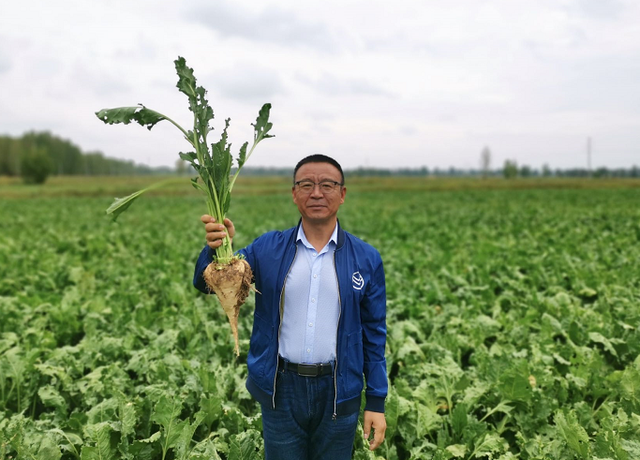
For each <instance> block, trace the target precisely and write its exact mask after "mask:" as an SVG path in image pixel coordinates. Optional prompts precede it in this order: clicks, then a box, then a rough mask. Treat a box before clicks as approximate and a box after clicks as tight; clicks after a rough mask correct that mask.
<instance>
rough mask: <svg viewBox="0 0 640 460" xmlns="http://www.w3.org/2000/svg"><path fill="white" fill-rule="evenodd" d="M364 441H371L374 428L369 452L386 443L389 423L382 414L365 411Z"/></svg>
mask: <svg viewBox="0 0 640 460" xmlns="http://www.w3.org/2000/svg"><path fill="white" fill-rule="evenodd" d="M362 428H363V431H364V439H365V441H366V440H369V435H370V434H371V428H373V439H371V440H369V450H374V449H376V448H377V447H378V446H379V445H380V444H382V441H384V432H385V431H386V430H387V421H386V420H385V418H384V414H383V413H382V412H372V411H369V410H366V411H364V425H363V427H362Z"/></svg>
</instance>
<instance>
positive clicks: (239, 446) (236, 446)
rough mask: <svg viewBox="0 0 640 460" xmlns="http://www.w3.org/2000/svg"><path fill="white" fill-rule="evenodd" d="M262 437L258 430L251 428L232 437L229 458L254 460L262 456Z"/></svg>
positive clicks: (233, 459) (230, 459) (231, 459)
mask: <svg viewBox="0 0 640 460" xmlns="http://www.w3.org/2000/svg"><path fill="white" fill-rule="evenodd" d="M261 446H262V437H261V435H260V433H259V432H258V431H256V430H253V429H249V430H247V431H245V432H244V433H240V434H236V435H234V436H232V437H231V445H230V448H229V460H254V459H256V458H261V456H260V454H261V452H262V448H261Z"/></svg>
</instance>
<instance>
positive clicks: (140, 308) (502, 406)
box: [0, 181, 640, 460]
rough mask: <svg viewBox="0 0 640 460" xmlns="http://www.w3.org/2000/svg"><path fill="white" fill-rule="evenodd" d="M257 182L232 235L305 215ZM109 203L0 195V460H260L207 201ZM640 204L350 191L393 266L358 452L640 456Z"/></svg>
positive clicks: (559, 195) (594, 197)
mask: <svg viewBox="0 0 640 460" xmlns="http://www.w3.org/2000/svg"><path fill="white" fill-rule="evenodd" d="M250 185H251V184H247V186H246V188H243V191H244V193H242V194H238V195H237V196H236V197H234V208H233V210H232V212H233V213H234V214H233V215H231V216H230V217H231V218H232V219H233V221H234V223H235V225H236V228H237V229H238V233H237V235H236V237H235V239H234V242H235V244H236V245H238V246H239V247H240V246H243V245H246V244H248V243H249V242H251V241H252V240H253V238H255V237H256V236H258V235H260V234H262V233H263V232H265V231H268V230H272V229H282V228H287V227H289V226H292V225H295V223H296V222H297V219H298V213H297V210H296V208H295V206H294V205H293V204H292V203H291V201H290V200H291V197H290V194H289V190H290V189H289V187H290V185H289V182H288V181H286V182H282V183H281V184H279V185H278V186H276V187H275V189H271V190H270V192H271V193H270V194H269V195H267V196H265V195H264V194H263V193H262V190H263V188H261V187H260V186H257V185H256V186H255V187H254V188H252V187H251V186H250ZM278 187H281V190H282V193H278V192H277V188H278ZM252 190H253V193H252ZM108 201H109V200H107V199H104V198H59V197H58V198H56V199H47V200H32V201H30V200H17V199H5V200H1V201H0V214H1V215H2V216H7V218H5V219H1V220H0V266H1V267H3V269H4V272H3V276H2V277H0V459H3V460H4V459H8V458H28V459H31V458H35V459H60V460H70V459H82V458H90V459H94V458H103V459H104V458H113V459H126V460H134V459H135V460H145V459H147V460H161V459H162V458H163V456H164V458H165V460H169V459H180V460H187V459H189V460H192V459H201V460H205V459H207V460H209V459H220V460H229V459H231V458H238V459H243V458H262V456H263V446H262V440H261V437H260V432H261V420H260V410H259V407H258V405H257V404H256V403H255V402H254V401H253V400H252V399H251V397H250V395H249V394H248V393H247V391H246V389H245V387H244V380H245V378H246V366H244V365H243V364H242V363H244V361H245V360H246V350H248V337H249V336H250V333H251V329H252V316H253V315H252V307H253V302H254V298H253V294H252V296H251V297H250V298H249V300H248V302H247V304H246V305H245V306H244V307H243V308H242V310H241V313H240V320H239V328H240V336H241V337H245V339H244V340H245V341H244V344H243V346H241V350H245V352H244V354H241V356H240V358H239V359H238V360H236V359H235V357H234V354H233V344H232V342H231V341H230V340H229V330H228V327H226V316H225V315H224V312H223V311H222V310H221V309H219V308H217V307H215V305H214V303H213V299H211V298H210V297H208V296H205V295H202V294H200V293H198V292H197V291H196V290H194V289H193V287H192V286H191V278H192V276H193V264H194V261H195V258H196V257H197V254H198V252H199V250H200V249H201V244H202V229H201V227H200V226H199V223H198V222H199V216H200V214H201V212H200V207H201V200H200V198H199V197H198V196H187V197H184V196H178V197H166V196H165V197H162V196H150V197H149V198H148V202H147V206H145V207H144V208H141V209H140V210H139V212H137V213H128V214H125V215H122V216H121V217H120V221H121V222H122V223H123V224H125V225H122V226H113V225H111V224H110V222H108V221H106V220H104V219H101V218H100V217H99V215H98V213H97V212H96V211H95V210H96V209H100V208H102V207H103V206H106V205H108ZM638 201H640V191H638V190H584V191H580V190H534V191H526V190H525V191H517V190H510V191H457V192H447V191H440V192H437V193H431V192H416V191H391V190H378V189H374V188H370V189H368V190H366V189H364V190H361V191H358V192H357V193H355V192H354V189H353V188H351V189H350V195H349V197H348V199H347V200H346V202H345V204H344V207H343V208H342V209H341V211H340V213H341V224H342V225H343V226H344V227H345V228H346V229H347V230H349V231H351V232H353V233H354V234H356V235H358V236H361V237H362V238H364V239H365V240H366V241H368V242H370V243H372V244H374V245H375V246H376V247H378V248H379V249H380V251H381V254H382V257H383V260H384V263H385V269H386V274H387V297H388V315H387V324H388V341H387V343H388V350H387V359H388V370H389V380H390V384H391V386H390V393H389V397H388V398H387V403H386V408H387V413H386V417H387V424H388V429H387V437H386V440H385V442H384V443H383V445H382V446H381V447H380V448H379V449H378V450H376V451H375V452H373V453H372V452H370V451H369V450H368V449H367V446H366V445H365V443H364V441H363V440H362V438H361V437H362V430H361V428H360V431H359V434H358V436H359V437H357V438H356V442H355V445H354V449H355V450H354V452H355V453H354V458H355V459H368V460H379V459H382V458H383V459H387V460H407V459H413V458H416V459H422V458H424V459H464V460H475V459H482V460H486V459H494V460H497V459H501V460H513V459H522V460H543V459H544V460H547V459H549V460H565V459H569V460H570V459H580V458H594V459H596V458H598V459H616V460H632V459H635V458H640V441H639V440H640V383H639V382H640V358H638V356H639V355H640V335H639V334H638V324H640V307H639V305H640V302H639V301H640V285H639V284H638V279H640V276H639V275H640V272H639V269H638V265H637V260H638V258H639V257H640V245H638V242H640V230H639V229H640V227H638V222H639V221H640V210H639V209H638V207H637V206H636V205H635V203H637V202H638ZM258 211H259V212H258ZM158 215H162V216H163V217H162V223H161V224H162V225H161V226H160V227H161V228H159V227H158V217H157V216H158ZM33 222H46V225H33ZM34 242H45V243H43V244H36V245H35V246H34ZM105 255H108V257H107V256H105ZM239 364H240V365H239Z"/></svg>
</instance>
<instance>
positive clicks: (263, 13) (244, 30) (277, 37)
mask: <svg viewBox="0 0 640 460" xmlns="http://www.w3.org/2000/svg"><path fill="white" fill-rule="evenodd" d="M185 17H186V18H187V19H188V20H190V21H193V22H196V23H199V24H202V25H203V26H205V27H207V28H209V29H211V30H214V31H216V32H217V33H219V34H220V35H222V36H223V37H229V38H235V37H238V38H243V39H247V40H250V41H254V42H255V46H260V45H262V44H265V43H275V44H278V45H282V46H287V47H297V46H303V47H310V48H314V49H316V50H320V51H333V50H335V49H336V47H337V44H336V41H335V40H334V38H333V37H332V34H331V32H330V30H329V28H328V27H326V26H325V25H324V24H322V23H319V22H316V21H306V20H302V19H301V18H300V17H299V16H298V15H297V14H296V13H295V12H294V11H293V10H292V9H289V8H286V7H285V8H283V7H280V6H278V5H274V4H273V3H272V4H261V6H259V7H257V8H256V4H255V3H253V4H251V5H250V6H249V7H244V6H242V5H241V4H239V3H227V2H221V1H217V2H206V3H201V4H198V5H195V6H193V7H190V8H188V10H187V12H186V14H185Z"/></svg>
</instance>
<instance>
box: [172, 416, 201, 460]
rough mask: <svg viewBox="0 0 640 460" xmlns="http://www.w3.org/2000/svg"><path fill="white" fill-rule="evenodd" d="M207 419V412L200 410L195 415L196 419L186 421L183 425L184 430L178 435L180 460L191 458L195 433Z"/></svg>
mask: <svg viewBox="0 0 640 460" xmlns="http://www.w3.org/2000/svg"><path fill="white" fill-rule="evenodd" d="M204 419H205V413H204V412H203V411H199V412H197V413H196V415H195V420H194V421H193V423H188V422H185V423H184V426H183V427H182V431H181V432H180V435H179V436H178V440H177V442H176V446H175V448H176V454H177V455H176V458H177V459H178V460H187V459H188V458H189V454H190V452H191V441H192V440H193V435H194V433H195V432H196V429H198V427H199V426H200V424H201V423H202V422H203V420H204Z"/></svg>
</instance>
